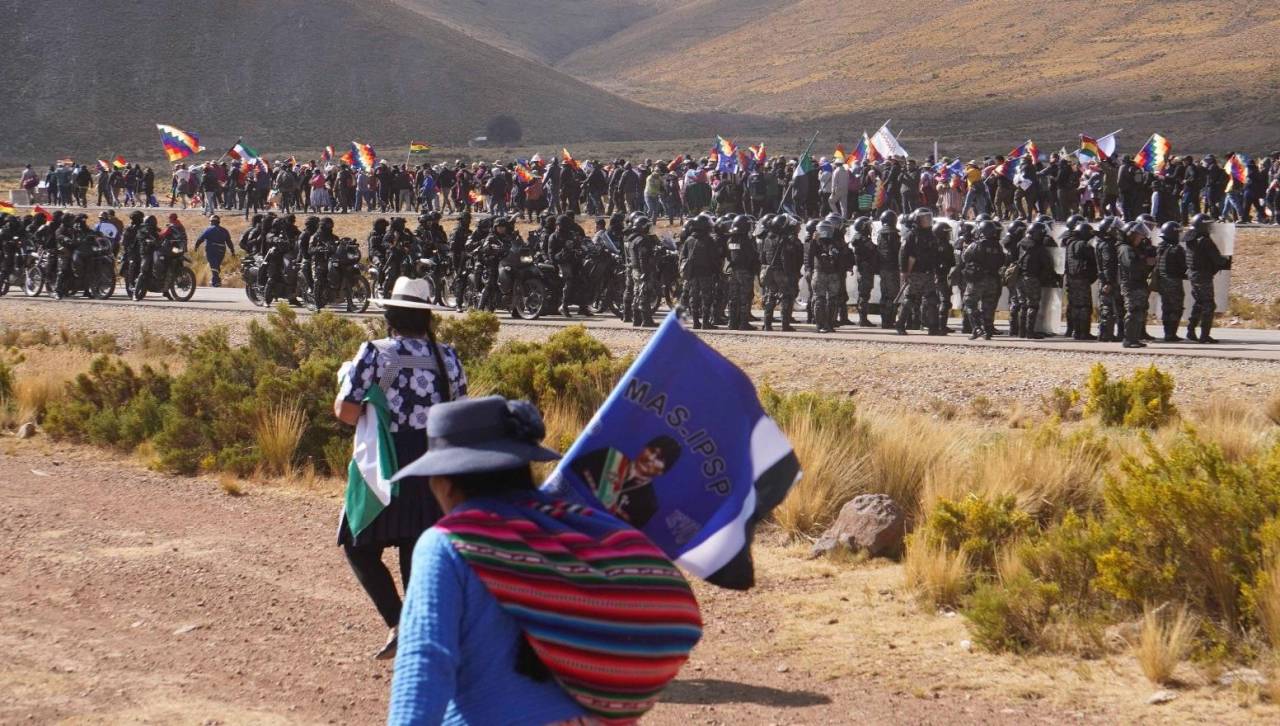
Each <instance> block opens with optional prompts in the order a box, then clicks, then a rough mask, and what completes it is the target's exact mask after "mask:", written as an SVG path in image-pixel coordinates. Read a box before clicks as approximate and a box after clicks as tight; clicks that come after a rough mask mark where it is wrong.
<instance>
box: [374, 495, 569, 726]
mask: <svg viewBox="0 0 1280 726" xmlns="http://www.w3.org/2000/svg"><path fill="white" fill-rule="evenodd" d="M464 506H465V505H464ZM519 634H520V628H519V626H518V625H517V624H516V621H515V619H514V618H512V617H511V616H510V615H508V614H507V613H506V612H505V611H503V610H502V606H501V605H499V604H498V600H497V599H496V598H495V597H494V596H493V595H492V594H490V593H489V591H488V590H487V589H486V588H485V586H484V583H482V582H481V581H480V579H479V578H478V577H476V575H475V573H474V572H473V571H472V570H471V567H470V566H468V565H467V563H466V562H464V561H463V560H462V557H461V556H460V555H458V553H457V552H456V551H455V550H454V549H453V546H452V545H450V544H449V541H448V539H446V538H445V536H444V535H442V534H441V533H440V532H438V531H436V530H435V529H429V530H427V531H426V532H425V533H424V534H423V535H422V538H421V539H419V540H418V546H417V547H416V548H414V552H413V575H412V576H411V577H410V578H409V592H408V594H407V595H406V596H405V601H404V610H403V611H402V612H401V614H400V642H399V645H398V649H397V652H396V670H395V678H394V679H393V681H392V684H391V708H390V711H389V712H388V714H387V723H388V724H439V723H445V724H472V725H474V726H487V725H488V724H501V725H503V726H519V725H521V724H528V725H529V726H546V725H547V724H552V723H555V722H557V721H564V720H569V719H573V718H577V717H579V716H583V715H585V713H586V712H585V711H584V710H583V709H582V707H581V706H579V705H578V703H577V702H576V701H574V700H573V699H572V698H571V697H570V696H569V695H568V694H567V693H565V692H564V690H563V689H561V688H560V686H558V685H556V683H555V682H554V681H550V680H548V681H546V682H541V683H540V682H537V681H534V680H532V679H530V678H528V677H526V676H522V675H520V674H518V673H516V671H515V663H516V650H517V642H518V641H517V640H516V638H517V636H519Z"/></svg>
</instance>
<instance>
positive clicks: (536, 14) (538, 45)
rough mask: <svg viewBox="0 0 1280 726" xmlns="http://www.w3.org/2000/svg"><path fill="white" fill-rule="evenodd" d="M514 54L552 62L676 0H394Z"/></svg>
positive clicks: (667, 6)
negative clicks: (496, 0) (534, 0)
mask: <svg viewBox="0 0 1280 726" xmlns="http://www.w3.org/2000/svg"><path fill="white" fill-rule="evenodd" d="M395 1H396V2H397V3H398V4H400V5H403V6H404V7H406V8H408V9H410V10H413V11H415V12H419V13H422V14H423V15H426V16H427V17H429V18H432V19H434V20H438V21H440V22H442V23H444V24H446V25H448V26H450V27H452V28H454V29H455V30H458V31H460V32H463V33H466V34H467V35H471V36H474V37H475V38H477V39H479V40H482V41H484V42H486V43H489V44H490V45H495V46H497V47H499V48H501V49H503V50H505V51H507V52H510V53H513V54H515V55H518V56H521V57H524V58H529V59H532V60H536V61H539V62H542V63H548V64H555V63H557V62H558V61H560V60H561V59H563V58H565V57H566V56H568V55H570V54H571V53H573V52H574V51H576V50H578V49H579V48H580V47H583V46H584V45H588V46H589V45H592V44H596V43H601V42H604V41H605V40H607V39H608V38H609V37H610V36H612V35H613V34H614V33H617V32H619V31H621V30H624V29H626V28H628V27H630V26H632V25H634V24H635V23H637V22H640V21H641V20H644V19H645V18H649V17H653V16H655V15H658V14H660V13H661V12H663V11H665V10H669V9H671V8H672V7H675V6H678V5H679V4H680V1H679V0H536V2H533V1H530V0H513V1H510V2H501V1H500V2H493V0H395Z"/></svg>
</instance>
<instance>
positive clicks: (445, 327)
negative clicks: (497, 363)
mask: <svg viewBox="0 0 1280 726" xmlns="http://www.w3.org/2000/svg"><path fill="white" fill-rule="evenodd" d="M437 320H439V318H437ZM499 327H500V324H499V322H498V316H497V315H494V314H493V313H490V312H484V311H481V310H471V311H469V312H468V313H467V314H466V315H464V316H462V317H453V318H447V319H445V320H444V321H443V322H441V323H440V326H439V328H438V330H437V331H436V338H437V339H438V340H439V341H440V342H442V343H448V344H449V345H451V346H453V349H454V350H456V351H457V352H458V357H460V358H461V359H462V362H463V364H464V365H467V364H471V363H473V362H479V361H481V360H484V359H485V358H487V357H488V356H489V353H490V352H491V351H492V350H493V345H494V343H496V342H497V341H498V328H499Z"/></svg>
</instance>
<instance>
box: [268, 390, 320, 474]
mask: <svg viewBox="0 0 1280 726" xmlns="http://www.w3.org/2000/svg"><path fill="white" fill-rule="evenodd" d="M306 429H307V418H306V414H304V413H303V411H302V409H300V408H298V407H297V406H294V405H291V404H280V405H277V406H273V407H271V408H269V409H267V410H266V411H265V412H263V413H262V415H261V416H259V418H258V426H257V431H256V432H257V443H258V451H259V452H260V453H261V455H262V466H263V468H264V469H265V470H266V471H267V473H270V474H280V475H284V476H288V475H290V474H292V473H293V462H294V456H295V455H296V454H297V452H298V444H299V443H300V442H301V441H302V434H303V433H304V432H305V431H306Z"/></svg>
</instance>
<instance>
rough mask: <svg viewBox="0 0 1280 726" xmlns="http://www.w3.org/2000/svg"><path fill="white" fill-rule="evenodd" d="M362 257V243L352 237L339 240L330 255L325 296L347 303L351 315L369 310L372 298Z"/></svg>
mask: <svg viewBox="0 0 1280 726" xmlns="http://www.w3.org/2000/svg"><path fill="white" fill-rule="evenodd" d="M360 257H361V255H360V243H359V242H357V241H355V240H354V239H351V238H350V237H343V238H341V239H339V240H338V241H337V243H336V244H335V245H334V247H333V251H332V252H330V253H329V265H328V267H329V269H328V273H327V278H326V283H327V285H328V290H327V292H326V293H325V295H326V296H327V295H332V296H333V298H334V300H337V301H345V302H346V304H347V312H349V313H363V312H364V311H366V310H368V309H369V299H370V298H371V297H372V289H371V288H370V286H369V280H368V278H366V277H365V275H364V265H363V264H362V263H361V261H360Z"/></svg>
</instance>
